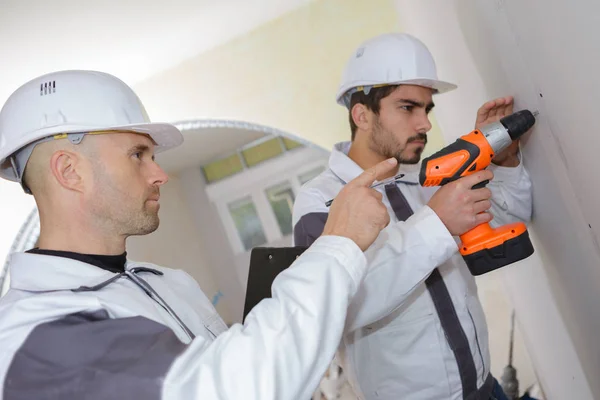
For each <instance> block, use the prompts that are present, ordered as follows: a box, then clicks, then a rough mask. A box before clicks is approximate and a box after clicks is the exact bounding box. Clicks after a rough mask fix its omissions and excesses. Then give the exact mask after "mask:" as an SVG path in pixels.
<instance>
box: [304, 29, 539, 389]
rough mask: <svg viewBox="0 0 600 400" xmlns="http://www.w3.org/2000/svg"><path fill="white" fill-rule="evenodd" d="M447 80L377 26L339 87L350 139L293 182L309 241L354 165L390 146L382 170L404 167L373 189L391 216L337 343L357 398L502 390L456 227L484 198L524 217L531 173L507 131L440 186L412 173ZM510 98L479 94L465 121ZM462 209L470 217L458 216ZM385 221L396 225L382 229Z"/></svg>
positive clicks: (503, 219)
mask: <svg viewBox="0 0 600 400" xmlns="http://www.w3.org/2000/svg"><path fill="white" fill-rule="evenodd" d="M454 88H456V86H455V85H453V84H451V83H448V82H444V81H442V80H439V79H438V77H437V71H436V65H435V63H434V59H433V57H432V55H431V54H430V52H429V50H428V49H427V47H426V46H425V45H424V44H423V43H422V42H421V41H419V40H418V39H417V38H415V37H413V36H411V35H408V34H401V33H390V34H384V35H380V36H377V37H374V38H372V39H369V40H367V41H366V42H364V43H363V44H361V45H360V46H359V47H358V48H357V49H356V51H355V52H354V53H353V54H352V56H351V57H350V59H349V61H348V63H347V65H346V69H345V71H344V74H343V77H342V83H341V85H340V87H339V91H338V94H337V102H338V103H339V104H340V105H343V106H345V107H346V108H347V109H348V110H349V120H350V127H351V138H352V140H351V141H348V142H343V143H338V144H337V145H335V147H334V149H333V151H332V154H331V157H330V159H329V168H328V169H327V170H325V171H324V172H323V173H322V174H321V175H319V176H318V177H316V178H314V179H313V180H312V181H311V182H309V183H307V184H306V185H305V186H304V187H303V188H302V190H301V191H300V193H299V194H298V196H297V199H296V202H295V205H294V211H293V224H294V242H295V244H296V245H300V246H302V245H305V246H306V245H310V244H312V243H313V242H314V241H315V240H316V238H318V237H319V235H320V234H321V232H322V231H323V227H324V226H325V223H326V221H328V217H329V218H331V215H329V216H328V212H329V209H328V208H327V206H326V202H327V201H328V200H329V199H332V198H334V197H335V196H336V195H337V193H338V191H340V190H341V189H342V188H343V187H345V185H346V184H347V183H348V182H350V181H351V180H352V179H354V177H356V176H357V175H359V174H360V173H361V172H362V171H363V170H364V169H367V168H370V167H371V166H372V165H375V164H376V163H377V162H379V161H380V160H383V159H386V158H388V157H394V158H396V159H397V160H398V163H399V168H397V169H395V170H394V171H390V173H389V174H388V177H392V176H395V175H396V174H404V175H403V176H402V177H401V178H399V179H398V180H396V182H394V183H390V184H388V185H385V187H381V188H380V189H379V190H381V192H382V195H384V204H385V205H386V207H387V208H388V212H389V214H390V218H391V223H390V226H389V227H388V228H386V230H384V231H382V233H381V234H380V235H379V237H378V239H377V240H376V241H375V242H374V243H373V244H372V245H371V247H370V248H369V249H368V250H367V251H366V252H365V255H366V256H367V260H368V261H369V266H370V267H369V272H368V273H367V275H366V277H365V280H364V281H363V284H362V285H361V288H360V289H359V293H358V294H357V296H356V297H355V298H354V300H353V302H352V304H351V306H350V309H349V310H348V320H347V321H346V333H345V334H344V337H343V340H342V343H341V346H340V352H339V357H340V359H341V360H342V365H343V368H344V370H345V371H346V373H347V376H348V377H349V380H350V382H351V384H352V386H353V387H354V389H355V391H356V393H357V394H358V395H359V397H360V398H361V399H369V400H370V399H384V400H385V399H389V400H391V399H394V400H396V399H403V400H410V399H415V400H417V399H418V400H430V399H431V400H434V399H435V400H438V399H453V400H458V399H486V400H487V399H493V398H498V399H503V398H505V397H504V394H503V393H502V389H501V388H500V387H499V385H498V383H497V381H496V380H495V379H494V377H493V376H492V375H491V374H490V355H489V345H488V332H487V326H486V322H485V316H484V313H483V310H482V307H481V304H480V302H479V299H478V297H477V287H476V284H475V280H474V278H473V276H472V275H471V274H470V273H469V270H468V268H467V266H466V264H465V263H464V261H463V259H462V257H461V255H460V254H459V253H458V251H457V250H458V248H457V243H456V240H455V236H459V235H461V234H463V233H464V232H466V231H468V230H470V229H471V228H472V227H473V226H475V225H479V224H481V223H483V222H488V221H490V220H491V218H492V217H491V215H490V213H489V212H487V211H488V210H490V208H491V212H492V214H493V215H494V218H495V220H494V221H493V223H494V224H504V223H508V222H514V221H516V220H521V221H528V220H529V219H530V216H531V211H532V201H531V182H530V179H529V176H528V174H527V172H526V170H525V169H524V167H523V165H522V163H521V162H520V155H519V152H518V148H519V147H518V146H519V145H518V143H513V144H512V145H511V146H510V147H509V148H508V149H507V150H506V151H505V152H503V153H502V154H498V155H496V156H495V159H494V160H493V162H494V165H492V166H491V167H490V168H489V171H481V172H480V173H477V174H474V175H472V176H471V177H465V178H462V179H460V180H457V181H455V182H452V183H449V184H447V185H444V186H443V187H441V188H439V189H438V188H424V187H421V186H420V185H419V175H418V174H419V165H418V163H419V161H420V157H421V154H422V152H423V149H424V147H425V144H426V143H427V132H428V131H429V130H430V129H431V123H430V121H429V117H428V114H429V112H430V111H431V110H432V109H433V107H434V104H433V100H432V96H433V95H437V94H440V93H444V92H448V91H450V90H452V89H454ZM512 109H513V99H512V98H510V97H507V98H499V99H496V100H492V101H490V102H488V103H485V104H484V105H483V106H482V107H481V108H480V109H479V111H478V113H477V119H476V124H475V125H476V127H479V126H481V125H484V124H487V123H490V122H493V121H497V120H499V119H500V118H501V117H503V116H505V115H508V114H511V113H512ZM475 177H479V179H480V180H481V181H482V180H484V179H491V178H492V177H493V178H494V180H493V181H491V182H490V184H489V185H488V187H489V189H488V188H482V189H475V190H471V188H472V187H473V186H474V181H473V179H472V178H475ZM490 200H491V201H490ZM333 204H335V201H334V202H333ZM462 214H469V215H470V218H471V219H470V221H471V222H472V225H469V224H464V223H462V224H461V223H460V221H457V220H456V218H457V216H460V215H462ZM394 227H396V229H398V230H403V232H404V235H403V236H402V237H400V236H395V235H390V234H386V232H389V231H390V230H392V229H394ZM389 270H395V275H394V274H390V273H388V271H389ZM374 316H376V317H375V318H374ZM444 328H446V329H444Z"/></svg>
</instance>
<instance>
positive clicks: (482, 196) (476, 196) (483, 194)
mask: <svg viewBox="0 0 600 400" xmlns="http://www.w3.org/2000/svg"><path fill="white" fill-rule="evenodd" d="M490 197H492V192H491V191H490V189H488V188H481V189H473V190H472V191H471V199H472V200H473V201H475V202H480V201H482V200H487V199H489V198H490Z"/></svg>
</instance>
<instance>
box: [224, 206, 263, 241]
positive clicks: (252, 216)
mask: <svg viewBox="0 0 600 400" xmlns="http://www.w3.org/2000/svg"><path fill="white" fill-rule="evenodd" d="M229 213H230V214H231V218H232V219H233V222H234V224H235V227H236V229H237V231H238V234H239V235H240V239H241V240H242V243H243V244H244V249H246V250H250V249H252V248H253V247H256V246H260V245H263V244H265V243H266V242H267V239H266V237H265V232H264V230H263V227H262V224H261V223H260V219H259V218H258V213H257V212H256V207H255V206H254V203H253V202H252V198H251V197H250V196H248V197H245V198H243V199H241V200H238V201H235V202H233V203H231V204H229Z"/></svg>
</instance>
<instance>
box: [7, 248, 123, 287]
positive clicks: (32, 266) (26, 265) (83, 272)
mask: <svg viewBox="0 0 600 400" xmlns="http://www.w3.org/2000/svg"><path fill="white" fill-rule="evenodd" d="M9 268H10V287H11V288H13V289H17V290H25V291H31V292H45V291H54V290H71V289H76V288H78V287H80V286H90V287H91V286H95V285H97V284H99V283H102V282H104V281H106V280H107V279H110V278H112V277H114V276H115V275H117V274H116V273H114V272H110V271H107V270H104V269H102V268H98V267H96V266H93V265H90V264H86V263H84V262H81V261H77V260H73V259H70V258H65V257H59V256H50V255H45V254H31V253H13V254H11V255H10V263H9ZM126 268H127V267H126Z"/></svg>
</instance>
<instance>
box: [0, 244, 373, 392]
mask: <svg viewBox="0 0 600 400" xmlns="http://www.w3.org/2000/svg"><path fill="white" fill-rule="evenodd" d="M125 270H126V272H125V273H122V274H117V273H113V272H110V271H107V270H104V269H101V268H97V267H95V266H93V265H90V264H86V263H83V262H80V261H76V260H73V259H68V258H62V257H55V256H48V255H39V254H30V253H16V254H13V255H12V256H11V259H10V272H11V286H10V290H9V291H8V293H7V294H6V295H5V296H4V297H2V298H0V343H1V345H0V348H1V351H0V399H4V400H11V399H39V398H44V399H57V400H58V399H60V400H64V399H79V398H85V399H91V400H94V399H140V400H141V399H144V400H152V399H224V400H225V399H231V400H239V399H257V400H265V399H273V400H296V399H308V398H310V396H311V394H312V393H313V391H314V390H315V388H316V387H317V385H318V383H319V380H320V379H321V377H322V375H323V373H324V372H325V371H326V369H327V366H328V365H329V364H330V362H331V360H332V358H333V357H334V354H335V351H336V349H337V347H338V345H339V341H340V340H341V336H342V331H343V327H344V321H345V319H346V310H347V308H348V305H349V303H350V301H351V299H352V297H353V296H354V294H355V293H356V291H357V288H358V286H359V284H360V282H361V280H362V279H363V276H364V274H365V272H366V260H365V257H364V254H363V252H362V251H361V250H360V249H359V248H358V246H356V244H354V242H352V241H351V240H349V239H346V238H342V237H335V236H326V237H323V238H320V239H319V240H317V242H315V244H314V245H313V246H312V247H311V248H310V249H308V250H307V251H306V252H304V254H302V255H301V256H300V257H299V258H298V259H297V260H296V262H295V263H294V264H293V265H292V266H291V267H290V268H288V269H287V270H285V271H284V272H282V273H281V274H279V276H278V277H277V278H276V280H275V281H274V283H273V286H272V298H269V299H264V300H263V301H261V302H260V303H259V304H258V305H256V306H255V307H254V308H253V310H252V311H251V312H250V313H249V314H248V315H247V317H246V320H245V323H244V325H240V324H235V325H233V326H232V327H231V328H230V329H227V326H226V325H225V324H224V323H223V321H222V320H221V318H220V317H219V316H218V314H217V313H216V311H215V309H214V308H213V306H212V304H211V303H210V301H209V300H208V298H207V297H206V296H205V295H204V293H203V292H202V290H201V289H200V287H199V286H198V284H197V283H196V282H195V281H194V279H192V278H191V277H190V276H189V275H188V274H187V273H185V272H183V271H181V270H173V269H169V268H163V267H159V266H156V265H152V264H144V263H134V262H128V263H127V265H126V267H125ZM136 282H137V283H136Z"/></svg>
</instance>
